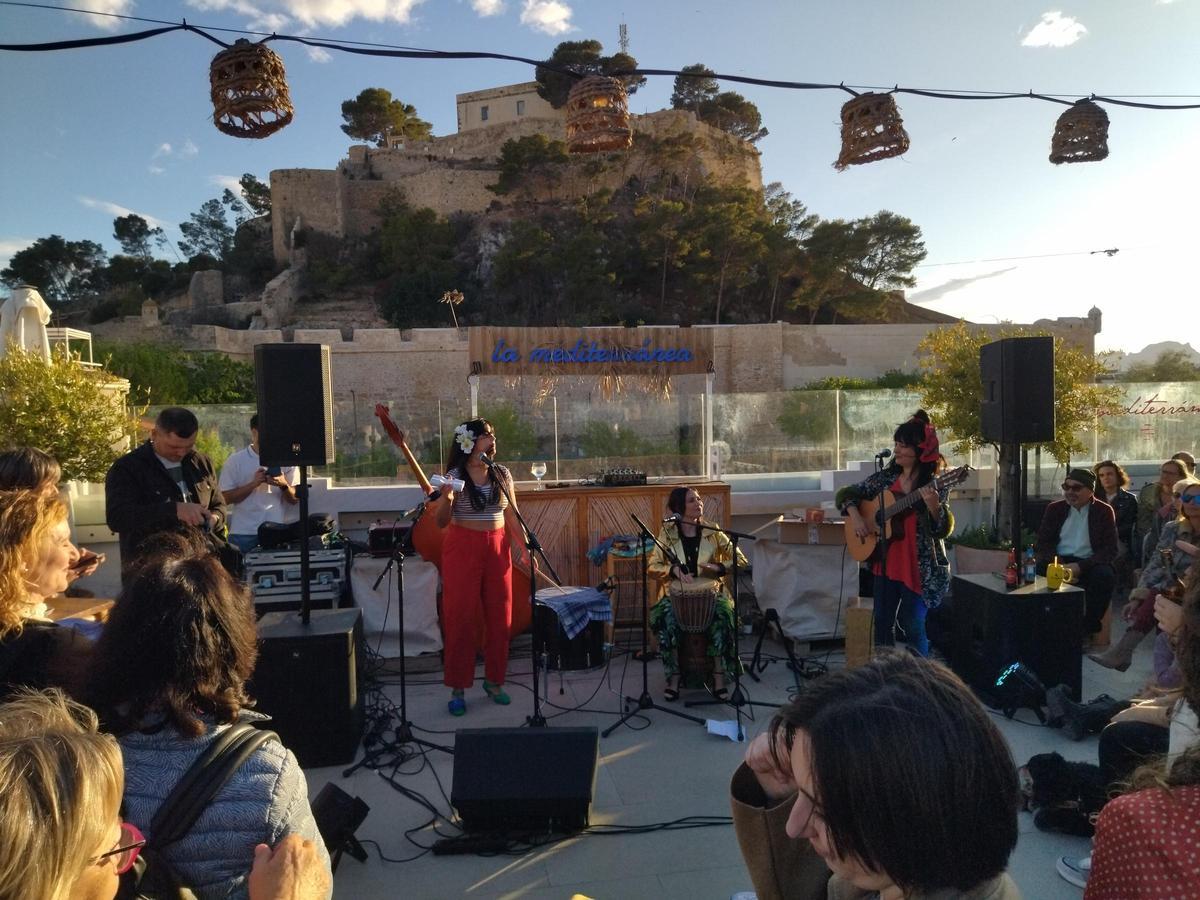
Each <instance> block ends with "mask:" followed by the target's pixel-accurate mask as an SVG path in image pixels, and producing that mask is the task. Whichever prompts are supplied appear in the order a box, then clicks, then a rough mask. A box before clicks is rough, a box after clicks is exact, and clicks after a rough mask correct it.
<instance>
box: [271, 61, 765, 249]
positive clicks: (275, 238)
mask: <svg viewBox="0 0 1200 900" xmlns="http://www.w3.org/2000/svg"><path fill="white" fill-rule="evenodd" d="M455 101H456V106H457V109H458V131H457V133H455V134H451V135H446V136H445V137H434V138H431V139H429V140H427V141H407V142H405V141H404V140H403V139H397V140H393V141H392V142H391V145H390V146H388V147H379V148H376V147H368V146H366V145H362V144H359V145H355V146H353V147H351V148H350V151H349V155H348V156H347V158H346V159H344V160H342V161H341V162H340V163H339V164H338V166H337V168H336V169H276V170H275V171H273V172H271V210H272V213H271V231H272V244H273V248H274V254H275V261H276V263H277V264H280V265H282V264H283V263H285V262H286V261H287V259H288V253H289V248H290V247H291V235H292V233H293V231H295V230H297V225H299V228H300V229H304V230H310V231H319V232H323V233H325V234H329V235H332V236H334V237H355V236H359V235H364V234H368V233H370V232H371V231H373V230H374V229H376V228H377V227H378V226H379V212H378V210H379V204H380V201H381V200H383V198H384V197H385V196H386V195H387V194H388V193H390V192H391V191H394V190H396V189H397V188H398V189H400V190H401V191H402V192H403V194H404V196H405V198H406V199H407V201H408V202H409V203H411V204H412V205H413V206H419V207H429V208H430V209H433V210H434V211H436V212H437V213H438V214H439V215H449V214H451V213H456V212H467V213H481V212H484V211H485V210H487V209H489V208H493V204H498V203H499V199H498V197H497V195H496V194H495V193H493V192H492V191H490V190H488V186H489V185H492V184H495V183H496V181H497V178H498V177H499V166H498V160H499V156H500V148H501V147H502V146H503V145H504V142H505V141H508V140H513V139H516V138H522V137H526V136H528V135H534V134H542V135H545V136H546V137H549V138H552V139H556V140H564V139H565V137H566V121H565V113H564V111H563V110H556V109H554V107H552V106H551V105H550V104H549V103H547V102H546V101H545V100H543V99H542V98H541V97H540V96H538V93H537V84H536V82H532V81H530V82H524V83H522V84H513V85H507V86H504V87H496V88H489V89H487V90H481V91H472V92H470V93H466V94H459V95H457V97H456V98H455ZM631 119H632V121H633V128H634V143H633V147H632V149H630V150H629V151H628V152H626V153H621V154H611V155H609V156H607V157H606V158H605V159H606V163H607V164H606V165H605V166H604V167H603V170H602V171H600V172H597V171H595V167H594V166H588V165H587V164H588V163H589V162H590V161H591V160H593V159H594V158H595V157H584V158H580V159H573V161H572V164H571V165H570V167H569V169H568V172H567V177H565V178H564V179H562V180H561V181H558V182H557V183H556V184H555V185H554V186H552V187H550V186H548V187H547V188H546V189H545V191H544V192H543V194H542V195H541V196H537V195H535V196H533V197H531V198H527V199H542V200H564V199H573V198H574V197H579V196H585V195H587V194H589V193H592V192H594V191H596V190H599V189H602V188H610V189H616V188H619V187H621V186H622V185H624V184H625V183H626V182H627V181H628V180H629V178H630V177H631V176H635V175H636V176H641V177H646V176H648V175H652V174H659V173H660V172H661V171H662V170H663V165H662V164H661V163H659V162H657V161H656V160H655V159H654V158H653V154H652V153H651V152H650V151H651V150H652V149H653V147H654V145H655V144H656V143H657V142H661V141H664V140H674V141H675V142H676V143H679V144H680V145H685V146H686V151H687V152H686V155H685V156H684V158H683V159H678V158H674V159H672V162H671V165H670V169H671V171H672V172H677V173H679V174H681V175H687V174H692V175H696V176H711V177H713V178H715V179H716V180H717V181H719V182H722V183H726V184H742V185H745V186H747V187H752V188H754V189H755V190H762V170H761V167H760V165H759V159H758V151H757V150H755V149H754V147H753V146H752V145H751V144H748V143H746V142H745V141H742V140H741V139H740V138H737V137H734V136H733V135H731V134H728V133H727V132H724V131H722V130H720V129H719V128H714V127H712V126H711V125H707V124H705V123H703V122H700V121H699V120H697V118H696V116H695V115H694V114H693V113H691V112H688V111H685V110H677V109H665V110H660V111H658V112H653V113H649V114H647V115H642V116H631Z"/></svg>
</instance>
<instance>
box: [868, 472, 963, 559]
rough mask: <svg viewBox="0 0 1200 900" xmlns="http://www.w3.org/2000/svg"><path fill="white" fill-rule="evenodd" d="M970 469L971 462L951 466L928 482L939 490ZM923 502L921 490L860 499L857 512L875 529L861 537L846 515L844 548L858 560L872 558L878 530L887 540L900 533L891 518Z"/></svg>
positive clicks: (955, 482) (961, 478)
mask: <svg viewBox="0 0 1200 900" xmlns="http://www.w3.org/2000/svg"><path fill="white" fill-rule="evenodd" d="M970 473H971V467H970V466H959V467H958V468H957V469H951V470H950V471H949V472H946V473H944V474H942V475H938V476H936V477H935V478H934V479H933V480H932V481H931V482H930V484H932V485H933V486H934V490H937V491H941V490H942V489H943V488H948V487H953V486H954V485H956V484H959V483H961V482H963V481H965V480H966V478H967V476H968V475H969V474H970ZM924 502H925V498H924V497H922V496H921V492H920V490H915V491H911V492H910V493H907V494H905V495H904V496H903V497H901V498H900V499H899V500H897V499H896V495H895V494H893V493H892V492H891V491H883V492H881V493H880V494H879V495H878V496H876V497H873V498H872V499H870V500H861V501H859V503H858V514H859V515H860V516H862V517H863V521H864V522H866V523H867V524H868V525H869V526H871V527H872V528H873V529H874V531H873V533H871V534H868V535H867V536H866V537H862V538H860V537H859V536H858V535H857V534H855V533H854V522H853V520H851V519H850V518H847V519H846V523H845V528H846V549H847V550H848V551H849V552H850V555H851V556H852V557H854V558H855V559H856V560H858V561H859V562H866V561H867V560H868V559H870V558H871V554H873V553H874V552H875V547H876V546H877V545H878V544H879V535H880V533H881V532H882V534H883V535H884V537H886V538H887V540H889V541H890V540H891V539H892V537H893V536H895V537H901V536H902V535H901V534H900V533H898V532H897V533H896V534H895V535H893V530H892V525H893V523H892V519H894V518H895V517H896V516H898V515H899V514H900V513H902V512H904V511H905V510H907V509H911V508H912V507H914V506H916V505H917V504H918V503H924Z"/></svg>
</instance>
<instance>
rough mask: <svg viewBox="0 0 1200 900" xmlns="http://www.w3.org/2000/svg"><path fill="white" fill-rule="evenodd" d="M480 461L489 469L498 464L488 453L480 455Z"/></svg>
mask: <svg viewBox="0 0 1200 900" xmlns="http://www.w3.org/2000/svg"><path fill="white" fill-rule="evenodd" d="M479 461H480V462H481V463H483V464H484V465H485V466H487V467H488V468H489V469H490V468H491V467H492V466H494V465H495V464H496V461H495V460H494V459H492V458H491V457H490V456H488V455H487V454H486V453H480V454H479Z"/></svg>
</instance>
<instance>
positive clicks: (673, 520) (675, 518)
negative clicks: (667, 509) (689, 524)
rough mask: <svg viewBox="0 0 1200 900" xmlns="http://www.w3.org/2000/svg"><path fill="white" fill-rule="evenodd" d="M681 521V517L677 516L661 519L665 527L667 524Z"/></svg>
mask: <svg viewBox="0 0 1200 900" xmlns="http://www.w3.org/2000/svg"><path fill="white" fill-rule="evenodd" d="M681 520H682V516H678V515H675V516H667V517H666V518H665V519H663V524H664V525H666V524H667V523H668V522H679V521H681Z"/></svg>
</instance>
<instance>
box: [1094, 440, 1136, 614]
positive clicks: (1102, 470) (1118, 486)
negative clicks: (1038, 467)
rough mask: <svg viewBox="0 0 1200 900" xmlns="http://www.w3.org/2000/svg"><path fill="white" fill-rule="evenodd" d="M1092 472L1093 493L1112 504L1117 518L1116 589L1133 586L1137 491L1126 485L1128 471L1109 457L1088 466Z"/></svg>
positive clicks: (1128, 482)
mask: <svg viewBox="0 0 1200 900" xmlns="http://www.w3.org/2000/svg"><path fill="white" fill-rule="evenodd" d="M1092 471H1093V472H1094V473H1095V474H1096V486H1097V488H1098V490H1097V491H1096V494H1097V496H1099V497H1100V499H1101V500H1103V501H1104V502H1105V503H1107V504H1108V505H1109V506H1111V507H1112V508H1113V514H1114V515H1115V516H1116V518H1117V558H1116V561H1115V563H1114V566H1115V568H1116V570H1117V590H1118V591H1121V590H1129V588H1131V587H1133V571H1134V569H1135V568H1136V567H1135V565H1134V556H1133V550H1132V549H1131V548H1132V546H1133V529H1134V526H1135V525H1136V524H1137V495H1136V494H1134V493H1133V492H1132V491H1130V490H1128V488H1129V484H1130V481H1129V473H1128V472H1126V471H1125V470H1124V469H1123V468H1122V467H1121V465H1120V463H1117V462H1114V461H1113V460H1111V459H1106V460H1104V462H1098V463H1096V464H1095V465H1094V466H1092Z"/></svg>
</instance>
